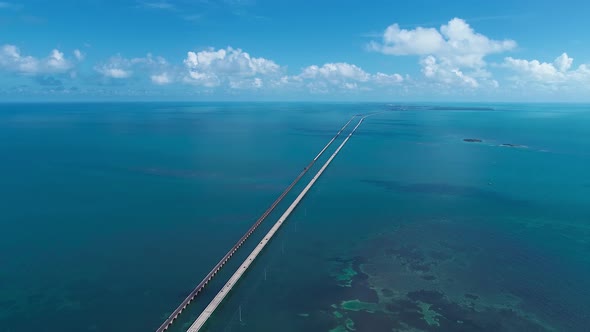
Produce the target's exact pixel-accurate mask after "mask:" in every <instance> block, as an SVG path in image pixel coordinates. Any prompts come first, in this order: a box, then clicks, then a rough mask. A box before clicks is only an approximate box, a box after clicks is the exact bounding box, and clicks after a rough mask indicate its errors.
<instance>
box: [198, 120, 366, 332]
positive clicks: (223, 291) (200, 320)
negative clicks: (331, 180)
mask: <svg viewBox="0 0 590 332" xmlns="http://www.w3.org/2000/svg"><path fill="white" fill-rule="evenodd" d="M375 114H377V113H375ZM375 114H370V115H365V116H363V117H362V118H361V119H360V121H359V122H358V123H357V125H356V126H355V127H354V129H353V130H352V131H351V132H350V134H348V136H347V137H346V139H345V140H344V141H343V142H342V144H340V146H339V147H338V149H336V151H334V153H333V154H332V155H331V156H330V158H329V159H328V161H326V163H325V164H324V165H323V166H322V168H321V169H320V170H319V171H318V172H317V174H316V175H315V176H314V177H313V179H311V181H310V182H309V183H308V184H307V186H306V187H305V188H304V189H303V191H301V193H300V194H299V196H297V198H296V199H295V201H293V203H292V204H291V205H290V206H289V208H288V209H287V210H286V211H285V213H283V215H282V216H281V217H280V218H279V220H278V221H277V222H276V223H275V224H274V226H273V227H272V228H271V229H270V231H269V232H268V233H267V234H266V236H264V238H263V239H262V241H260V243H258V245H257V246H256V248H254V250H253V251H252V253H250V255H249V256H248V257H247V258H246V260H244V262H243V263H242V265H240V267H239V268H238V270H237V271H236V272H235V273H234V274H233V275H232V276H231V278H230V279H229V280H228V282H227V283H226V284H225V285H224V286H223V288H222V289H221V290H220V291H219V293H217V295H216V296H215V297H214V298H213V300H212V301H211V303H209V305H208V306H207V307H206V308H205V310H203V312H202V313H201V314H200V315H199V317H198V318H197V320H196V321H195V322H194V323H193V324H192V325H191V327H190V328H189V329H188V330H187V332H198V331H199V330H200V329H201V328H202V327H203V325H205V323H206V322H207V320H208V319H209V317H211V315H212V314H213V312H214V311H215V309H217V307H218V306H219V305H220V304H221V302H222V301H223V299H224V298H225V297H226V296H227V294H228V293H229V292H230V291H231V290H232V288H233V287H234V286H235V285H236V283H237V282H238V280H239V279H240V278H241V277H242V275H244V273H246V271H247V270H248V268H249V267H250V265H251V264H252V263H253V262H254V260H255V259H256V257H257V256H258V255H259V254H260V252H261V251H262V249H264V247H265V246H266V245H267V244H268V242H269V241H270V240H271V239H272V237H273V236H274V235H275V233H276V232H277V231H278V230H279V228H280V227H281V226H282V225H283V223H284V222H285V220H286V219H287V218H288V217H289V215H290V214H291V213H292V212H293V210H295V208H296V207H297V205H298V204H299V202H301V200H302V199H303V197H305V195H306V194H307V192H308V191H309V189H311V187H312V186H313V185H314V184H315V182H316V181H317V180H318V179H319V177H320V176H321V175H322V173H323V172H324V171H325V170H326V168H327V167H328V166H329V165H330V163H331V162H332V160H333V159H334V158H335V157H336V155H338V153H339V152H340V150H341V149H342V147H344V145H345V144H346V142H348V140H349V139H350V137H352V135H353V134H354V132H355V131H356V130H357V128H358V127H359V126H360V125H361V123H362V122H363V120H364V119H365V118H366V117H368V116H372V115H375ZM351 120H352V119H351ZM349 122H350V121H349ZM324 150H325V149H324ZM324 150H322V152H323V151H324ZM316 159H317V157H316Z"/></svg>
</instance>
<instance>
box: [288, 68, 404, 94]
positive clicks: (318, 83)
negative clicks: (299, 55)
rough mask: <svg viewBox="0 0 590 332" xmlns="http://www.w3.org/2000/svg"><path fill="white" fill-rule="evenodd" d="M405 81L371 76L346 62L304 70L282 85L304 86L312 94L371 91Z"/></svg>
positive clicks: (392, 77)
mask: <svg viewBox="0 0 590 332" xmlns="http://www.w3.org/2000/svg"><path fill="white" fill-rule="evenodd" d="M403 81H404V78H403V77H402V76H401V75H399V74H391V75H389V74H384V73H381V72H378V73H376V74H370V73H368V72H366V71H365V70H363V69H362V68H360V67H358V66H356V65H354V64H349V63H346V62H334V63H326V64H324V65H322V66H317V65H312V66H308V67H305V68H303V70H302V71H301V73H300V74H298V75H295V76H286V77H283V78H282V79H281V83H282V84H285V85H287V84H291V85H302V84H303V85H304V86H306V87H307V88H308V89H309V90H310V91H312V92H321V93H328V92H330V91H333V90H334V89H336V90H338V89H340V90H360V89H363V90H370V89H372V88H374V87H375V86H394V85H397V84H399V83H401V82H403Z"/></svg>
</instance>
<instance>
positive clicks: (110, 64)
mask: <svg viewBox="0 0 590 332" xmlns="http://www.w3.org/2000/svg"><path fill="white" fill-rule="evenodd" d="M167 67H168V62H167V61H166V59H164V58H162V57H159V56H153V55H151V54H148V55H146V56H145V57H142V58H131V59H128V58H124V57H122V56H121V55H116V56H113V57H111V58H110V59H109V60H108V61H107V62H104V63H101V64H98V65H96V66H95V67H94V70H95V71H96V72H98V73H100V74H101V75H102V76H104V77H106V78H113V79H125V78H129V77H131V76H133V75H134V73H135V71H136V70H138V71H141V72H146V73H150V72H154V74H152V75H157V74H155V72H161V71H162V70H163V69H165V68H167ZM150 78H151V80H152V82H154V83H156V84H161V83H158V82H157V81H154V79H153V77H151V76H150Z"/></svg>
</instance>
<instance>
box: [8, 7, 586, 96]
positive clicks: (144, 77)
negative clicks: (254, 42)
mask: <svg viewBox="0 0 590 332" xmlns="http://www.w3.org/2000/svg"><path fill="white" fill-rule="evenodd" d="M0 3H1V4H3V5H2V6H4V7H8V4H7V3H4V2H0ZM142 4H143V5H144V6H146V7H148V8H159V9H162V10H175V8H174V7H173V6H172V5H171V4H169V3H166V2H161V3H145V2H142ZM156 5H158V6H156ZM0 38H1V37H0ZM0 42H1V40H0ZM238 46H239V45H238ZM81 48H83V47H80V48H76V49H72V50H64V49H59V48H55V49H48V50H47V52H46V54H28V53H27V51H26V49H27V48H26V47H21V46H20V45H15V44H8V43H7V44H4V45H2V44H0V72H1V73H2V77H4V78H3V79H0V96H1V95H2V94H4V95H10V94H15V93H16V94H19V93H21V94H22V95H27V94H29V95H41V96H43V95H44V96H64V97H67V96H72V95H76V96H81V97H83V96H84V95H87V96H102V97H113V96H126V94H127V96H130V97H133V96H139V95H150V94H152V95H154V96H156V97H157V96H166V95H167V94H174V95H175V96H184V97H190V96H201V97H203V96H204V97H207V96H216V97H217V98H219V96H232V95H233V96H238V97H239V96H240V95H241V94H242V95H256V93H259V94H260V95H261V96H267V97H268V96H296V97H298V98H300V99H306V98H307V97H310V98H314V97H317V98H320V99H321V98H325V99H338V98H339V96H353V97H356V98H359V99H363V96H369V98H370V96H374V95H376V94H379V95H381V96H382V97H385V98H381V99H388V98H389V97H390V98H389V99H396V98H403V97H406V98H416V97H420V96H421V95H424V94H430V95H433V96H435V97H436V96H441V97H445V96H446V97H450V98H456V99H462V98H463V97H466V96H467V97H470V96H471V97H475V98H476V97H477V96H480V95H486V96H492V97H493V96H502V95H503V91H514V90H515V89H517V90H519V91H536V92H538V93H541V94H542V93H545V92H553V93H559V92H560V91H569V92H571V91H574V92H576V93H580V94H587V93H589V92H590V65H588V64H579V65H576V64H575V63H574V59H573V58H572V57H570V56H569V55H568V54H567V53H565V52H563V53H562V54H555V58H554V59H542V60H538V59H522V58H519V57H518V56H517V55H514V53H515V52H517V50H518V49H519V45H518V43H517V41H516V40H513V39H510V38H492V37H489V36H486V35H484V34H482V33H478V32H477V31H476V30H475V29H474V28H473V27H472V26H471V25H470V24H469V23H468V22H467V21H466V20H464V19H461V18H452V19H451V20H449V21H448V22H447V23H445V24H442V25H440V26H439V27H438V28H435V27H425V26H417V27H414V28H410V29H404V28H401V27H400V24H398V23H393V24H391V25H389V26H388V27H386V28H385V29H384V30H383V32H382V33H381V34H380V36H379V37H375V38H373V40H371V41H369V42H368V43H365V45H364V50H363V52H366V53H367V54H379V55H380V56H382V57H383V58H384V59H387V58H400V57H403V58H410V59H412V62H410V63H414V66H416V67H417V69H418V70H416V71H415V72H413V73H409V72H408V70H405V69H406V68H405V67H401V66H400V67H393V68H389V67H387V68H383V70H381V71H374V72H370V71H368V70H365V69H363V68H361V66H360V65H357V64H354V63H349V62H342V61H334V62H324V63H309V64H308V65H307V66H304V67H302V68H291V67H289V66H287V65H284V64H281V59H280V58H276V59H270V58H266V57H264V54H250V53H249V52H248V51H247V50H243V49H240V48H237V47H233V46H227V47H222V48H214V47H205V48H200V49H189V50H186V51H185V52H184V54H182V53H179V54H178V55H177V56H176V57H175V58H174V59H166V58H164V57H163V56H160V55H153V54H151V53H148V54H145V55H141V56H138V57H124V56H122V55H121V54H113V55H111V56H110V57H107V58H104V59H98V60H95V61H94V62H92V63H91V62H89V60H88V58H89V55H90V54H91V52H93V49H92V48H86V49H84V51H81V50H80V49H81ZM154 48H155V51H157V47H156V46H155V47H154ZM156 53H157V52H156ZM492 55H495V56H502V58H501V59H500V60H499V61H497V60H496V61H490V60H489V57H490V56H492ZM384 61H385V60H384ZM35 85H38V86H40V87H42V88H36V87H35ZM271 99H272V98H271ZM279 99H280V97H279Z"/></svg>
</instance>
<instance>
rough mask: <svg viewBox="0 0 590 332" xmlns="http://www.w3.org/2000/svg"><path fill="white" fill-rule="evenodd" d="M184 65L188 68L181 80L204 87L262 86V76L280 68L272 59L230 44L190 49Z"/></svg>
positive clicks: (273, 73)
mask: <svg viewBox="0 0 590 332" xmlns="http://www.w3.org/2000/svg"><path fill="white" fill-rule="evenodd" d="M184 65H185V68H186V70H187V75H186V76H185V78H184V81H185V82H187V83H192V84H196V85H203V86H206V87H216V86H220V85H222V84H228V85H229V86H230V87H233V88H238V87H247V86H251V87H255V88H257V87H260V86H262V85H263V81H264V80H265V79H268V78H271V77H275V76H277V75H279V74H280V73H281V71H282V69H281V67H280V66H279V65H278V64H276V63H275V62H274V61H272V60H269V59H265V58H255V57H252V56H250V54H249V53H247V52H244V51H242V50H241V49H234V48H232V47H227V48H225V49H218V50H215V49H207V50H204V51H200V52H193V51H189V52H188V53H187V57H186V59H185V60H184ZM257 79H258V80H257ZM242 81H243V82H242Z"/></svg>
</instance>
